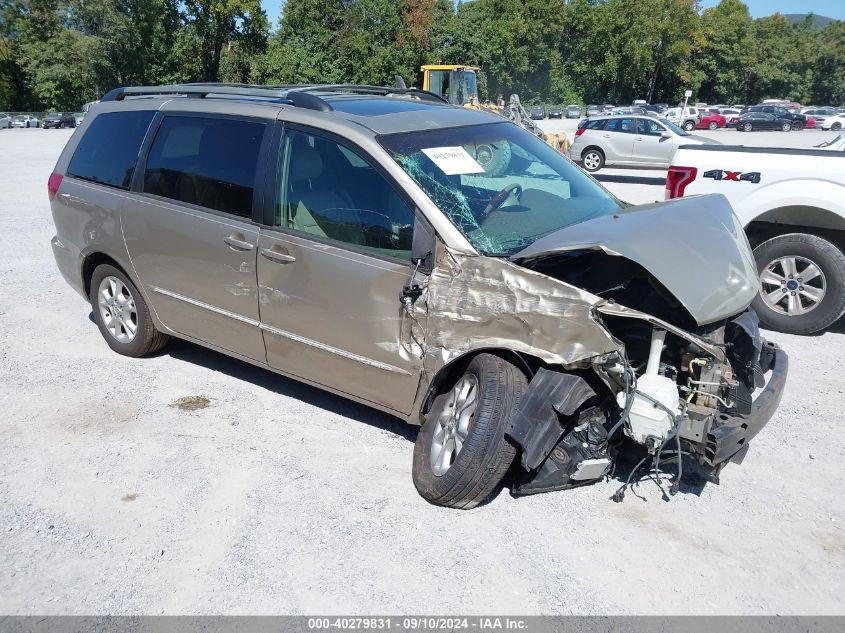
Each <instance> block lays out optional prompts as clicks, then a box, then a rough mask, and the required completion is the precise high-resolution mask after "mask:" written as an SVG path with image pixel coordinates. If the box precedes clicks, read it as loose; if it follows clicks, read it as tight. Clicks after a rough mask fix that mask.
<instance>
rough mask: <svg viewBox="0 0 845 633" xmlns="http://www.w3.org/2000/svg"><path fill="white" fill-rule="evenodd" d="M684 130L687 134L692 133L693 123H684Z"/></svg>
mask: <svg viewBox="0 0 845 633" xmlns="http://www.w3.org/2000/svg"><path fill="white" fill-rule="evenodd" d="M684 129H685V130H686V131H687V132H692V131H693V130H694V129H695V123H693V122H692V121H687V122H686V123H684Z"/></svg>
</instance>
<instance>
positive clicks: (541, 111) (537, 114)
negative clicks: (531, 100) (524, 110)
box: [528, 105, 546, 119]
mask: <svg viewBox="0 0 845 633" xmlns="http://www.w3.org/2000/svg"><path fill="white" fill-rule="evenodd" d="M528 115H529V116H530V117H531V118H532V119H545V118H546V108H544V107H543V106H541V105H536V106H532V107H531V110H530V111H529V113H528Z"/></svg>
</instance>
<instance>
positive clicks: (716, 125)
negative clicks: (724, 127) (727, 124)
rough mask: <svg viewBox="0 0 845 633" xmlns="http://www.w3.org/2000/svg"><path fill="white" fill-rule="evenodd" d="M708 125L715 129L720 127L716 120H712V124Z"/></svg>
mask: <svg viewBox="0 0 845 633" xmlns="http://www.w3.org/2000/svg"><path fill="white" fill-rule="evenodd" d="M707 127H709V128H710V129H711V130H715V129H717V128H718V127H719V124H718V123H716V122H715V121H710V125H708V126H707Z"/></svg>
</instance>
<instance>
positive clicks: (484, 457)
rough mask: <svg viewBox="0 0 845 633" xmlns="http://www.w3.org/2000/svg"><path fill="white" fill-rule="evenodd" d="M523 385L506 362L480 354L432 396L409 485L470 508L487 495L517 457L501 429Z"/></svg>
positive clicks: (438, 500) (441, 501) (429, 497)
mask: <svg viewBox="0 0 845 633" xmlns="http://www.w3.org/2000/svg"><path fill="white" fill-rule="evenodd" d="M526 385H527V381H526V379H525V376H524V375H523V374H522V372H521V371H520V370H519V369H517V368H516V367H515V366H514V365H512V364H511V363H509V362H507V361H506V360H504V359H503V358H500V357H499V356H493V355H492V354H479V355H478V356H476V357H475V358H473V359H472V360H471V361H470V363H469V365H468V366H467V368H466V371H465V372H464V374H463V375H462V376H461V377H460V378H458V380H457V381H455V383H454V384H453V385H452V386H451V388H450V389H448V391H445V392H443V393H441V394H440V395H439V396H437V397H436V398H435V399H434V402H433V403H432V405H431V409H430V410H429V411H428V413H427V414H426V416H425V417H426V421H425V424H424V425H423V427H422V428H421V429H420V432H419V434H418V435H417V441H416V444H415V445H414V466H413V479H414V486H416V488H417V491H418V492H419V493H420V495H422V497H423V498H424V499H425V500H426V501H428V502H430V503H433V504H436V505H440V506H446V507H449V508H462V509H469V508H474V507H475V506H477V505H479V504H481V503H484V502H485V501H487V500H489V499H490V498H491V496H492V495H493V494H494V493H495V492H496V490H497V489H498V486H499V484H500V482H501V481H502V479H503V478H504V476H505V474H506V473H507V471H508V469H509V468H510V466H511V464H512V463H513V460H514V458H515V457H516V447H515V446H514V445H513V444H511V443H510V442H509V441H508V439H507V438H506V437H505V430H506V429H507V425H508V423H509V422H510V420H511V418H512V417H513V415H514V414H515V413H516V409H517V407H518V406H519V402H520V400H521V399H522V394H523V393H524V392H525V388H526Z"/></svg>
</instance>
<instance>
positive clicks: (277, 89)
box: [100, 83, 448, 112]
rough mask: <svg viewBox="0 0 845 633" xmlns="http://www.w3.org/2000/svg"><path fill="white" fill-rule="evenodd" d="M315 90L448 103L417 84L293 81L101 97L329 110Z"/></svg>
mask: <svg viewBox="0 0 845 633" xmlns="http://www.w3.org/2000/svg"><path fill="white" fill-rule="evenodd" d="M315 92H341V93H350V94H361V95H378V96H411V97H415V98H417V99H421V100H423V101H432V102H437V103H448V102H447V101H446V100H445V99H443V98H442V97H441V96H439V95H436V94H434V93H433V92H428V91H425V90H419V89H417V88H390V87H387V86H366V85H359V84H294V85H279V86H260V85H253V84H227V83H187V84H169V85H164V86H129V87H120V88H115V89H114V90H111V91H109V92H108V93H106V94H105V95H104V96H103V97H102V98H101V99H100V101H122V100H124V99H125V98H126V97H140V96H157V95H185V96H186V97H191V98H198V99H204V98H206V97H207V96H209V95H214V96H223V97H226V96H228V97H233V98H234V97H254V98H257V99H268V100H271V101H274V102H277V103H285V104H289V105H293V106H296V107H300V108H307V109H309V110H319V111H321V112H330V111H331V110H333V108H332V106H331V105H330V104H329V103H328V102H327V101H326V100H325V99H323V98H321V97H319V96H317V95H316V94H313V93H315Z"/></svg>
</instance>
